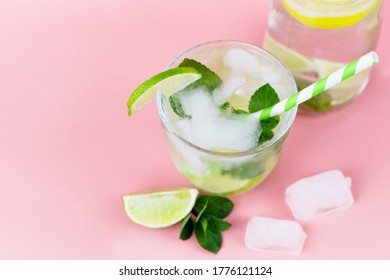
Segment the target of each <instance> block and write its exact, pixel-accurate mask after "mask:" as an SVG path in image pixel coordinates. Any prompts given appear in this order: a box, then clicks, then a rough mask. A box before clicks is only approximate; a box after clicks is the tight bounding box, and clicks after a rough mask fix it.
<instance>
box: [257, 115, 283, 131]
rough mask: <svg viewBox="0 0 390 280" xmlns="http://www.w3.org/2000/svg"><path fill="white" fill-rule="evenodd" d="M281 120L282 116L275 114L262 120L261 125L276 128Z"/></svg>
mask: <svg viewBox="0 0 390 280" xmlns="http://www.w3.org/2000/svg"><path fill="white" fill-rule="evenodd" d="M279 121H280V116H274V117H271V118H268V119H265V120H262V121H260V124H261V127H262V128H263V129H264V128H268V129H274V128H275V127H276V126H277V125H278V123H279Z"/></svg>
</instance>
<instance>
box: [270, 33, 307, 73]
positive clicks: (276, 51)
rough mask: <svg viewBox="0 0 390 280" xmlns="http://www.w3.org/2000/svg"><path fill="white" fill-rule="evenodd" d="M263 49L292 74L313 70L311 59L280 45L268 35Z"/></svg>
mask: <svg viewBox="0 0 390 280" xmlns="http://www.w3.org/2000/svg"><path fill="white" fill-rule="evenodd" d="M263 48H264V49H266V50H267V51H269V52H270V53H272V54H273V55H274V56H276V57H277V58H278V59H279V60H280V61H282V62H283V63H284V64H285V65H286V67H287V68H288V69H289V70H290V71H291V72H305V71H310V70H313V63H312V62H311V61H310V59H308V58H307V57H305V56H303V55H301V54H299V53H297V52H296V51H294V50H292V49H290V48H287V47H285V46H283V45H282V44H280V43H278V42H277V41H276V40H275V39H273V38H272V37H271V36H270V35H269V34H268V33H266V34H265V37H264V42H263Z"/></svg>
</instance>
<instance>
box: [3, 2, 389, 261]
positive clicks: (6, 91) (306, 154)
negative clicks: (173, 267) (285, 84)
mask: <svg viewBox="0 0 390 280" xmlns="http://www.w3.org/2000/svg"><path fill="white" fill-rule="evenodd" d="M244 2H245V4H244ZM271 2H272V1H270V0H268V1H259V0H246V1H242V0H229V1H223V3H222V1H210V0H198V1H182V0H167V1H157V0H142V1H137V0H130V1H129V0H111V1H78V0H77V1H76V0H72V1H68V0H67V1H62V0H57V1H49V0H35V1H17V0H15V1H11V0H9V1H5V0H3V1H1V2H0V108H1V109H0V128H1V130H0V258H1V259H85V258H87V259H217V258H218V259H385V258H386V259H389V258H390V241H389V237H390V218H389V216H390V151H389V143H390V132H389V125H388V120H389V118H390V110H389V104H390V94H389V92H388V88H389V81H390V67H389V65H390V53H389V43H390V39H389V36H388V35H389V32H390V30H389V29H390V18H389V17H386V16H387V15H388V14H387V12H390V11H389V8H390V5H388V4H389V3H385V6H384V10H385V11H384V12H385V17H384V24H383V29H382V38H381V40H380V43H379V47H378V49H377V51H378V53H379V56H380V60H381V61H380V64H379V65H378V66H376V67H375V69H374V70H373V76H372V80H371V82H370V83H369V85H368V88H367V90H366V91H365V93H364V94H363V95H362V96H361V97H360V98H359V99H358V100H357V101H356V102H355V103H354V104H352V105H351V106H349V107H348V108H345V109H344V110H342V111H339V112H336V113H333V114H329V115H326V116H321V117H306V116H299V117H298V118H297V120H296V122H295V124H294V126H293V129H292V132H291V134H290V137H289V140H288V142H287V145H286V147H285V150H284V153H283V155H282V157H281V160H280V162H279V164H278V165H277V167H276V169H275V171H274V172H273V173H272V174H271V176H270V177H269V178H268V179H267V180H266V181H265V182H264V183H263V184H262V186H261V187H258V188H257V189H255V190H253V191H251V192H249V193H247V194H244V195H242V196H236V197H233V201H234V203H235V210H234V211H233V213H232V214H231V216H229V217H228V220H229V221H230V222H231V223H232V224H233V227H232V229H231V230H229V231H228V232H225V233H224V234H223V237H224V241H223V242H224V245H223V247H222V249H221V251H220V253H219V254H218V255H213V254H211V253H208V252H206V251H204V250H203V249H201V248H200V247H199V246H198V245H197V243H196V241H195V239H194V238H192V239H191V240H190V241H187V242H183V241H181V240H179V238H178V234H179V225H176V226H173V227H171V228H166V229H160V230H151V229H145V228H142V227H140V226H137V225H135V224H134V223H132V222H131V221H129V220H128V219H127V217H126V216H125V214H124V211H123V209H122V205H121V196H122V195H123V194H125V193H131V192H137V191H144V190H147V189H155V188H164V187H176V186H189V184H188V183H187V182H186V180H185V179H184V178H183V177H182V176H181V175H180V174H179V172H178V171H177V170H176V169H175V167H174V165H173V162H172V161H171V158H170V155H169V153H168V149H167V145H166V143H165V139H164V137H163V132H162V128H161V125H160V121H159V118H158V115H157V110H156V106H155V105H154V104H152V105H150V106H148V107H147V108H145V109H144V110H142V111H140V112H139V113H138V114H136V115H135V116H134V117H132V118H128V117H127V112H126V101H127V98H128V96H129V94H130V92H131V91H132V90H134V89H135V87H136V86H137V85H138V84H140V83H141V82H142V81H144V80H145V79H146V78H148V77H150V76H151V75H153V74H155V73H157V72H159V71H161V70H162V69H164V68H165V66H166V65H167V63H168V62H169V61H170V60H171V59H172V58H174V57H175V56H176V55H177V54H179V53H180V52H182V51H184V50H186V49H187V48H189V47H191V46H193V45H195V44H198V43H201V42H205V41H209V40H215V39H237V40H243V41H248V42H251V43H254V44H260V43H261V42H262V38H263V34H264V28H265V25H266V21H267V13H268V11H269V9H270V6H271ZM384 2H387V1H384ZM385 36H386V37H387V38H386V37H385ZM335 168H337V169H341V170H342V171H343V172H344V173H345V174H346V175H348V176H351V177H352V179H353V185H352V191H353V194H354V196H355V198H356V203H355V205H354V206H353V207H352V208H350V209H348V210H346V211H344V212H340V213H336V214H332V215H331V216H328V217H325V218H321V219H318V220H313V221H309V222H302V223H301V224H302V226H303V228H304V230H305V231H306V232H307V234H308V238H307V241H306V244H305V248H304V251H303V253H302V254H301V255H298V256H290V255H283V254H276V253H273V254H271V253H260V252H253V251H250V250H248V249H246V248H245V246H244V235H245V227H246V223H247V221H248V220H249V219H250V218H251V217H252V216H255V215H264V216H269V217H275V218H285V219H292V214H291V212H290V210H289V209H288V207H287V206H286V204H285V203H284V190H285V188H286V187H287V186H288V185H289V184H291V183H293V182H294V181H296V180H298V179H300V178H302V177H305V176H309V175H312V174H315V173H319V172H322V171H326V170H329V169H335Z"/></svg>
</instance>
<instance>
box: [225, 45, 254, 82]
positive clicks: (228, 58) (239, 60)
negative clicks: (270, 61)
mask: <svg viewBox="0 0 390 280" xmlns="http://www.w3.org/2000/svg"><path fill="white" fill-rule="evenodd" d="M223 62H224V64H225V65H226V66H228V67H230V68H232V69H234V71H236V72H237V73H240V74H243V75H248V76H251V77H252V78H254V79H256V80H258V79H261V75H260V72H261V67H260V63H259V61H258V59H257V58H256V56H254V55H253V54H251V53H250V52H248V51H245V50H242V49H235V48H234V49H230V50H228V51H227V52H226V54H225V56H224V58H223Z"/></svg>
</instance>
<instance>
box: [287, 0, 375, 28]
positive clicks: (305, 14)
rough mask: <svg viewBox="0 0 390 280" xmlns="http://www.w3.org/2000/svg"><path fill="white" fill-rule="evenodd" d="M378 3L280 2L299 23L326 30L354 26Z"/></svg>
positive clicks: (362, 0)
mask: <svg viewBox="0 0 390 280" xmlns="http://www.w3.org/2000/svg"><path fill="white" fill-rule="evenodd" d="M379 3H380V0H308V1H303V0H282V4H283V6H284V8H285V9H286V10H287V12H289V13H290V14H291V15H292V16H293V17H294V18H295V19H297V20H298V21H300V22H301V23H303V24H305V25H308V26H312V27H316V28H326V29H335V28H343V27H348V26H351V25H354V24H356V23H358V22H359V21H361V20H362V19H364V18H365V17H366V16H367V15H369V14H370V13H371V12H372V11H373V10H374V9H375V8H376V7H377V5H378V4H379Z"/></svg>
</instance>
